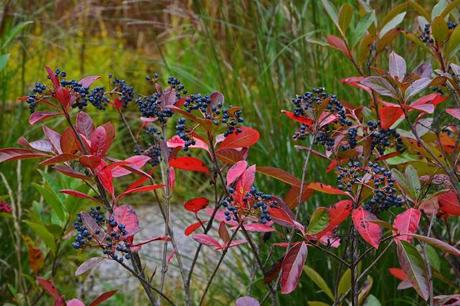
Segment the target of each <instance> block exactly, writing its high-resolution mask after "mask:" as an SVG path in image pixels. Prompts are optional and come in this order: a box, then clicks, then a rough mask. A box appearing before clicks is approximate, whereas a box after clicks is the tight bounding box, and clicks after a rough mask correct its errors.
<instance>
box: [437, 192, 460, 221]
mask: <svg viewBox="0 0 460 306" xmlns="http://www.w3.org/2000/svg"><path fill="white" fill-rule="evenodd" d="M438 203H439V209H440V210H441V211H442V212H443V213H445V214H448V215H450V216H460V203H459V201H458V198H457V193H456V192H455V191H453V190H451V191H448V192H445V193H443V194H441V195H439V197H438Z"/></svg>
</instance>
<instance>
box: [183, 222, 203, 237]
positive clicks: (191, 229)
mask: <svg viewBox="0 0 460 306" xmlns="http://www.w3.org/2000/svg"><path fill="white" fill-rule="evenodd" d="M200 227H201V222H200V221H198V222H195V223H192V224H190V225H189V226H187V228H186V229H185V231H184V234H185V236H190V234H191V233H193V232H194V231H196V230H197V229H199V228H200Z"/></svg>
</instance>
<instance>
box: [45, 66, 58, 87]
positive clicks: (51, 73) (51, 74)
mask: <svg viewBox="0 0 460 306" xmlns="http://www.w3.org/2000/svg"><path fill="white" fill-rule="evenodd" d="M45 69H46V72H47V73H48V78H49V79H50V80H51V82H52V83H53V86H54V89H56V88H58V87H60V86H61V84H60V83H59V79H58V78H57V76H56V74H55V73H54V71H53V70H51V68H50V67H48V66H45Z"/></svg>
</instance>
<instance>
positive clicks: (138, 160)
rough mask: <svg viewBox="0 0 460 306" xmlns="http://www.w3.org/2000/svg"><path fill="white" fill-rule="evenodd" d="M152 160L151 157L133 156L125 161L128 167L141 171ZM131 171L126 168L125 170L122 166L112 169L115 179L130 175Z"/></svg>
mask: <svg viewBox="0 0 460 306" xmlns="http://www.w3.org/2000/svg"><path fill="white" fill-rule="evenodd" d="M149 160H150V157H148V156H145V155H134V156H131V157H129V158H127V159H125V160H124V161H125V162H126V165H129V166H130V167H131V168H136V169H140V168H142V167H144V165H145V164H146V163H147V162H148V161H149ZM130 173H131V171H129V170H128V169H126V168H123V167H122V166H117V167H115V168H113V169H112V176H113V177H120V176H124V175H128V174H130Z"/></svg>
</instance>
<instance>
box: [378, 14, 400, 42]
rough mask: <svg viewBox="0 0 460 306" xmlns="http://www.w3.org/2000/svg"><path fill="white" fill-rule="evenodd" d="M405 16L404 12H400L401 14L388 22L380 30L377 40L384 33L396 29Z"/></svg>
mask: <svg viewBox="0 0 460 306" xmlns="http://www.w3.org/2000/svg"><path fill="white" fill-rule="evenodd" d="M405 16H406V12H402V13H401V14H398V15H396V16H395V17H394V18H393V19H391V20H390V21H388V23H387V24H386V25H385V26H383V28H382V29H381V30H380V33H379V38H382V37H383V36H384V35H385V34H386V33H388V32H390V31H391V30H393V29H394V28H396V27H397V26H398V25H399V24H400V23H401V22H402V21H403V20H404V17H405Z"/></svg>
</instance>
